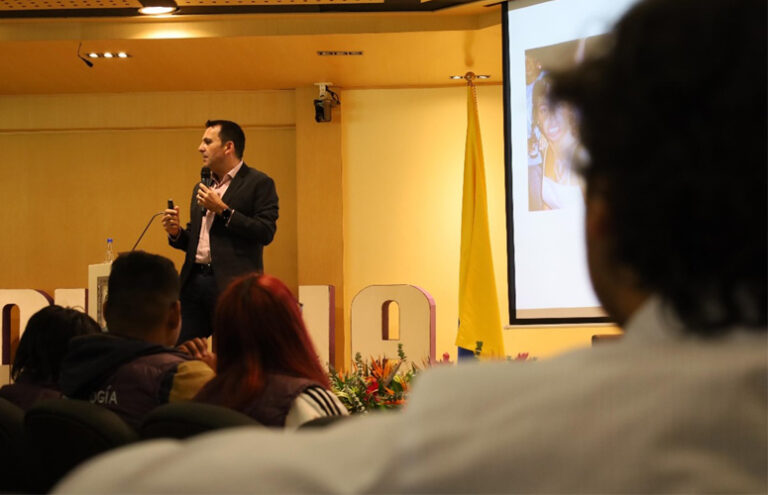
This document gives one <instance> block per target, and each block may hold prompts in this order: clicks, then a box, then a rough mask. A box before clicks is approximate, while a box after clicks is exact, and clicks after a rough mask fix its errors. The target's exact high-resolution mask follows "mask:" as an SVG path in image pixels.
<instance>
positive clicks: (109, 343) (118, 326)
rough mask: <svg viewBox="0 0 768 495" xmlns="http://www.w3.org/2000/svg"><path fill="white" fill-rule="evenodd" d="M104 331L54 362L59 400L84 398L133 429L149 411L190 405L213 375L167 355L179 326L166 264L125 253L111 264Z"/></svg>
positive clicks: (172, 276)
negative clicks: (173, 404)
mask: <svg viewBox="0 0 768 495" xmlns="http://www.w3.org/2000/svg"><path fill="white" fill-rule="evenodd" d="M104 319H105V320H106V322H107V328H108V332H107V333H102V334H97V335H88V336H83V337H77V338H75V339H73V340H72V341H71V343H70V347H69V352H68V354H67V356H66V357H65V359H64V362H63V363H62V369H61V374H60V378H59V384H60V386H61V390H62V393H63V394H64V395H65V396H66V397H70V398H74V399H82V400H89V401H90V402H93V403H95V404H100V405H103V406H104V407H106V408H108V409H111V410H112V411H114V412H116V413H117V414H119V415H120V416H121V417H122V418H123V419H124V420H125V421H126V423H128V424H129V425H131V426H133V427H138V426H139V425H140V424H141V421H142V419H143V418H144V416H146V414H147V413H149V412H150V411H151V410H152V409H154V408H155V407H157V406H159V405H162V404H165V403H166V402H171V401H175V400H185V399H191V398H192V397H193V396H194V395H195V394H196V393H197V391H198V390H200V389H201V388H202V387H203V385H205V384H206V383H207V382H208V381H209V380H210V379H211V378H212V377H213V375H214V373H213V370H211V368H210V367H209V366H208V365H207V364H205V363H204V362H202V361H197V360H194V359H192V358H191V357H190V356H189V355H187V354H184V353H182V352H179V351H177V350H175V349H173V347H172V346H173V345H174V344H175V343H176V341H177V339H178V336H179V328H180V326H181V305H180V303H179V278H178V275H177V274H176V268H175V267H174V266H173V262H171V260H169V259H167V258H164V257H162V256H158V255H154V254H148V253H145V252H143V251H133V252H130V253H125V254H121V255H120V256H118V258H117V259H116V260H115V261H114V262H113V263H112V270H111V272H110V275H109V282H108V293H107V300H106V301H105V303H104Z"/></svg>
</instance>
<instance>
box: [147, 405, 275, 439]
mask: <svg viewBox="0 0 768 495" xmlns="http://www.w3.org/2000/svg"><path fill="white" fill-rule="evenodd" d="M236 426H260V427H261V426H262V425H261V424H260V423H259V422H258V421H256V420H255V419H253V418H251V417H250V416H246V415H245V414H242V413H240V412H237V411H234V410H232V409H228V408H226V407H221V406H216V405H213V404H204V403H200V402H172V403H169V404H165V405H162V406H160V407H158V408H157V409H155V410H153V411H152V412H151V413H149V415H147V417H146V418H145V419H144V422H143V423H142V425H141V428H140V429H139V433H140V435H141V437H142V438H145V439H149V438H179V439H181V438H188V437H191V436H194V435H198V434H200V433H205V432H207V431H211V430H218V429H221V428H232V427H236Z"/></svg>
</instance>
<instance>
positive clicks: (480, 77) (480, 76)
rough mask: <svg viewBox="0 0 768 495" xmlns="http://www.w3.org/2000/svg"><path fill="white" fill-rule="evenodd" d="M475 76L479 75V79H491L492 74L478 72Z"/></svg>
mask: <svg viewBox="0 0 768 495" xmlns="http://www.w3.org/2000/svg"><path fill="white" fill-rule="evenodd" d="M475 77H477V78H478V79H490V78H491V76H490V74H478V75H477V76H475Z"/></svg>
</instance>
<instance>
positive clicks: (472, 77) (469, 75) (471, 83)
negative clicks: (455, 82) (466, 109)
mask: <svg viewBox="0 0 768 495" xmlns="http://www.w3.org/2000/svg"><path fill="white" fill-rule="evenodd" d="M476 78H477V76H475V73H474V72H467V73H466V74H464V79H466V81H467V85H468V86H474V85H475V83H474V81H475V79H476Z"/></svg>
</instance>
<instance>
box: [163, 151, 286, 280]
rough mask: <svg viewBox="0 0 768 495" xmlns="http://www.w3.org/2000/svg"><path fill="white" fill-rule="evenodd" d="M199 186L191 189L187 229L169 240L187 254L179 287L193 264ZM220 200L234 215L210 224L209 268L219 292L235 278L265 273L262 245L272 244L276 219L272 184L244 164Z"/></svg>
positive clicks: (199, 221) (197, 235)
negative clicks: (252, 273) (210, 266)
mask: <svg viewBox="0 0 768 495" xmlns="http://www.w3.org/2000/svg"><path fill="white" fill-rule="evenodd" d="M198 187H199V184H195V187H194V188H193V190H192V201H191V202H190V207H189V217H190V220H189V223H188V224H187V228H186V229H182V231H181V233H180V234H179V237H178V238H177V239H175V240H173V239H170V238H169V239H168V243H169V244H170V245H171V246H173V247H175V248H176V249H181V250H183V251H186V253H187V255H186V257H185V259H184V266H182V267H181V274H180V281H181V286H182V287H184V283H185V282H186V281H187V279H188V278H189V275H190V273H191V271H192V266H193V265H194V264H195V254H196V253H197V242H198V240H199V238H200V226H201V224H202V217H203V214H202V210H201V208H200V207H199V206H198V205H197V199H196V198H197V189H198ZM221 199H222V201H224V203H226V204H227V206H229V207H230V208H231V209H232V210H234V214H233V215H232V217H231V218H230V220H229V223H227V222H225V221H224V219H223V218H221V217H220V216H218V215H217V216H216V218H215V219H214V221H213V225H211V231H210V242H211V265H212V266H213V276H214V277H215V278H216V284H217V285H218V287H219V289H220V290H221V289H224V287H226V286H227V284H228V283H229V282H230V281H231V280H232V278H234V277H237V276H239V275H243V274H245V273H249V272H253V271H258V272H261V271H263V270H264V261H263V250H264V246H266V245H267V244H269V243H270V242H272V239H273V238H274V236H275V230H276V229H277V225H276V222H277V217H278V198H277V192H276V191H275V183H274V181H273V180H272V179H271V178H270V177H269V176H268V175H267V174H265V173H263V172H260V171H258V170H256V169H253V168H250V167H249V166H247V165H246V164H245V163H243V166H242V167H240V170H239V171H238V172H237V174H236V175H235V177H234V178H233V179H232V183H231V184H230V185H229V187H228V188H227V191H226V192H225V193H224V196H223V197H222V198H221Z"/></svg>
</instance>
